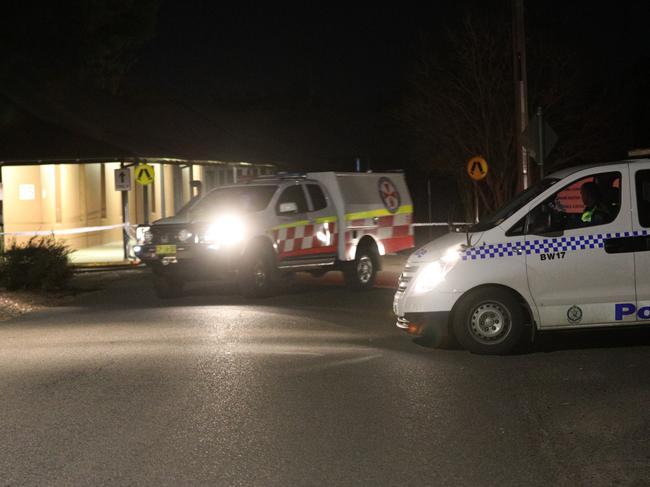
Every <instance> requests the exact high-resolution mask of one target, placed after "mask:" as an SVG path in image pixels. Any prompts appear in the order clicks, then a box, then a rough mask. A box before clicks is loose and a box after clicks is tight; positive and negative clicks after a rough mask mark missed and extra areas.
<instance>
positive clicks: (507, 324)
mask: <svg viewBox="0 0 650 487" xmlns="http://www.w3.org/2000/svg"><path fill="white" fill-rule="evenodd" d="M648 269H650V160H631V161H623V162H617V163H610V164H602V165H591V166H581V167H574V168H570V169H565V170H562V171H559V172H556V173H554V174H551V175H550V176H548V177H546V178H544V179H543V180H541V181H539V182H537V183H536V184H535V185H533V186H531V187H530V188H528V189H527V190H526V191H524V192H522V193H520V194H518V195H517V196H516V197H515V198H514V199H513V200H512V201H510V202H509V203H508V204H507V205H505V206H504V207H503V208H501V209H500V210H498V211H497V212H495V213H494V214H493V215H492V216H491V217H488V218H486V219H484V220H482V221H481V222H479V223H477V224H476V225H474V226H472V227H470V228H469V230H468V231H467V233H451V234H448V235H446V236H443V237H441V238H439V239H437V240H434V241H433V242H430V243H429V244H427V245H425V246H424V247H422V248H420V249H419V250H417V251H416V252H415V253H413V254H412V255H411V256H410V257H409V259H408V261H407V263H406V266H405V268H404V270H403V272H402V274H401V276H400V279H399V284H398V289H397V291H396V293H395V298H394V302H393V310H394V313H395V314H396V316H397V326H398V327H399V328H401V329H403V330H405V331H407V332H409V333H410V334H412V335H426V334H432V335H434V336H436V337H437V338H440V337H441V336H442V337H444V336H447V335H449V336H451V337H453V338H455V339H456V340H457V341H458V342H460V344H461V345H462V346H464V347H465V348H467V349H469V350H470V351H472V352H475V353H486V354H501V353H507V352H508V351H510V350H511V349H512V348H513V347H514V346H515V345H516V344H517V343H518V342H519V341H520V340H521V339H522V337H523V336H524V335H528V332H531V333H534V331H535V330H536V329H538V330H554V329H569V328H573V329H575V328H591V327H601V326H612V325H614V326H617V325H631V324H640V323H645V322H646V320H649V319H650V273H649V272H648Z"/></svg>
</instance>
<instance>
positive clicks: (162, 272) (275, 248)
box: [134, 172, 413, 298]
mask: <svg viewBox="0 0 650 487" xmlns="http://www.w3.org/2000/svg"><path fill="white" fill-rule="evenodd" d="M412 214H413V204H412V201H411V197H410V194H409V191H408V188H407V186H406V182H405V180H404V175H403V174H402V173H397V172H390V173H335V172H314V173H307V174H304V175H295V174H284V175H282V174H280V175H274V176H264V177H259V178H256V179H253V180H250V181H248V182H246V183H241V184H235V185H229V186H222V187H219V188H217V189H215V190H213V191H211V192H209V193H207V194H206V195H205V196H204V197H202V198H200V199H198V200H197V201H192V202H190V203H188V205H186V206H185V207H184V208H182V209H181V210H180V211H179V212H178V213H177V214H176V215H175V216H173V217H170V218H164V219H162V220H158V221H156V222H154V223H153V224H152V225H151V226H140V227H138V229H137V232H136V233H137V246H136V247H135V249H134V250H135V253H136V256H137V257H138V258H139V259H140V260H142V261H143V262H144V263H146V265H147V266H149V267H150V268H151V269H152V270H153V273H154V288H155V290H156V293H157V294H158V296H160V297H162V298H167V297H173V296H177V295H179V294H180V293H182V290H183V285H184V284H185V283H186V282H188V281H195V280H205V281H211V280H226V281H227V282H232V283H233V284H235V285H236V286H237V287H238V288H239V290H240V291H241V292H242V293H243V294H244V295H246V296H264V295H268V294H271V293H272V292H273V290H274V289H275V287H276V285H277V284H278V282H279V281H280V280H281V279H280V278H281V277H282V276H283V275H286V274H290V273H293V272H297V271H308V272H311V273H313V274H315V275H322V274H324V273H326V272H327V271H330V270H340V271H343V273H344V275H345V280H346V282H347V284H348V285H349V286H351V287H353V288H355V289H366V288H370V287H372V286H373V284H374V282H375V277H376V274H377V271H378V270H379V269H380V265H381V261H380V256H382V255H385V254H390V253H396V252H399V251H401V250H405V249H409V248H412V247H413V231H412V227H411V222H412Z"/></svg>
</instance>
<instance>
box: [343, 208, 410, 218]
mask: <svg viewBox="0 0 650 487" xmlns="http://www.w3.org/2000/svg"><path fill="white" fill-rule="evenodd" d="M404 213H413V205H404V206H400V207H399V209H398V210H397V211H396V212H395V213H391V212H390V211H388V210H387V209H385V208H382V209H380V210H372V211H360V212H358V213H347V214H346V215H345V219H346V220H362V219H364V218H374V217H376V216H392V215H401V214H404Z"/></svg>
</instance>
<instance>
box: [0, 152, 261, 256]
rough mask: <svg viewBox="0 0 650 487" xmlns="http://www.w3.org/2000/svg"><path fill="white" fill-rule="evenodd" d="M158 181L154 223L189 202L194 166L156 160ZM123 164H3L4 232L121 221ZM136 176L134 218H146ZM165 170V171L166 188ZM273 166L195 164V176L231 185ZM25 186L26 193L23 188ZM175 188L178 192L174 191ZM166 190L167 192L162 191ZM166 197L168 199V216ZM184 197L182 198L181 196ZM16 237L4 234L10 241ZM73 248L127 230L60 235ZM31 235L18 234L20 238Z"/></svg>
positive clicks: (116, 238)
mask: <svg viewBox="0 0 650 487" xmlns="http://www.w3.org/2000/svg"><path fill="white" fill-rule="evenodd" d="M152 165H153V166H154V171H155V180H154V183H153V184H152V185H149V190H148V193H149V195H148V198H149V222H150V223H151V222H153V221H155V220H157V219H159V218H163V217H164V216H173V215H174V214H175V211H174V207H175V205H176V204H177V203H180V206H182V205H184V204H185V203H187V202H188V201H189V200H190V198H191V197H192V195H191V193H190V168H189V167H183V168H182V169H180V168H179V167H178V166H174V165H172V164H152ZM119 167H120V164H119V163H118V162H115V163H103V164H102V163H88V164H43V165H34V166H4V167H1V168H0V170H1V171H2V182H3V188H4V201H3V213H4V215H3V216H4V231H5V232H7V233H12V232H29V231H52V230H64V229H74V228H80V227H88V226H105V225H115V224H120V223H122V195H121V192H119V191H116V190H115V176H114V171H115V169H118V168H119ZM131 171H132V174H131V175H132V180H133V181H134V182H133V190H132V191H129V193H128V204H129V223H131V224H137V223H144V220H145V219H144V203H143V186H142V185H141V184H138V183H137V182H135V180H134V178H133V169H131ZM162 171H164V172H165V177H164V191H163V188H162V186H163V178H162V177H161V174H162ZM269 171H270V169H269V168H266V167H264V168H256V167H253V166H245V167H243V168H242V167H240V168H236V167H234V166H231V165H226V164H224V165H214V166H210V167H209V168H205V167H203V166H200V165H193V166H192V171H191V172H192V179H194V180H198V181H201V182H202V183H203V191H204V192H205V191H208V190H209V189H211V187H214V186H221V185H224V184H230V183H232V182H233V180H234V179H235V177H236V178H237V180H241V179H242V178H245V177H247V176H248V177H250V176H253V175H258V174H265V173H268V172H269ZM21 188H22V193H21ZM175 189H176V196H175ZM163 193H164V196H163ZM163 197H164V201H165V205H164V209H165V214H164V215H163V205H162V202H163ZM178 198H180V201H176V199H178ZM12 238H13V237H11V236H5V245H6V244H7V243H9V242H10V241H11V240H12ZM57 238H59V239H61V240H64V241H65V242H66V243H67V244H68V245H69V246H70V247H71V248H72V249H74V250H78V249H83V248H86V247H94V246H98V245H103V244H108V243H115V242H120V241H121V240H122V229H120V228H118V229H114V230H107V231H99V232H91V233H82V234H75V235H69V236H63V235H61V236H57ZM28 239H29V237H17V238H15V240H16V241H17V242H18V243H23V242H25V241H27V240H28Z"/></svg>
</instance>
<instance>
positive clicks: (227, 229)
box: [203, 216, 246, 246]
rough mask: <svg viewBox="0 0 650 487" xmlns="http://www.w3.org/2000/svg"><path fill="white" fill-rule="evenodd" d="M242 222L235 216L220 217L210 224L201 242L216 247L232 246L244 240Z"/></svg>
mask: <svg viewBox="0 0 650 487" xmlns="http://www.w3.org/2000/svg"><path fill="white" fill-rule="evenodd" d="M245 230H246V229H245V226H244V222H243V221H242V220H241V219H240V218H238V217H236V216H222V217H219V218H218V219H217V220H216V221H215V222H214V223H212V224H211V225H210V226H209V227H208V228H207V229H206V231H205V234H204V235H203V241H204V242H205V243H209V244H216V245H218V246H228V245H234V244H236V243H239V242H241V241H242V240H243V239H244V234H245Z"/></svg>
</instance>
